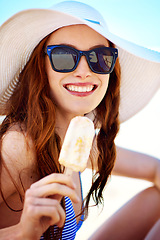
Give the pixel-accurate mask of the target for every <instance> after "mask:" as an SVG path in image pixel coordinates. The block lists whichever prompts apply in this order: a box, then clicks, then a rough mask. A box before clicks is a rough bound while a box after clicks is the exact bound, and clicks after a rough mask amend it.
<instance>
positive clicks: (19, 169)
mask: <svg viewBox="0 0 160 240" xmlns="http://www.w3.org/2000/svg"><path fill="white" fill-rule="evenodd" d="M1 166H2V170H1V179H2V181H1V183H2V186H3V189H4V191H5V196H6V197H8V196H10V195H11V194H13V192H14V191H15V187H14V184H13V181H14V183H15V184H16V185H17V186H20V185H21V184H20V179H21V180H22V181H23V182H24V185H25V186H24V187H25V188H27V187H29V185H30V183H32V181H31V180H30V178H31V176H32V175H33V172H34V171H35V166H36V154H35V149H34V145H33V142H32V140H31V138H29V137H27V135H26V132H25V131H24V129H22V128H21V127H20V126H19V125H18V124H15V125H12V126H11V127H10V128H9V129H8V130H7V132H6V133H5V134H4V136H3V137H2V145H1ZM32 180H33V177H32ZM0 200H1V197H0ZM0 202H1V201H0Z"/></svg>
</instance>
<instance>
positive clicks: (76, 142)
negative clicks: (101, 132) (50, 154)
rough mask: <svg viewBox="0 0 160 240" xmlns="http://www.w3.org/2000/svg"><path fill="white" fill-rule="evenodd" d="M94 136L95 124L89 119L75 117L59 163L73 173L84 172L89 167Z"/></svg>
mask: <svg viewBox="0 0 160 240" xmlns="http://www.w3.org/2000/svg"><path fill="white" fill-rule="evenodd" d="M94 135H95V130H94V124H93V122H92V121H91V120H90V119H89V118H87V117H81V116H77V117H74V118H73V119H72V120H71V122H70V124H69V127H68V129H67V132H66V135H65V138H64V142H63V145H62V149H61V152H60V156H59V163H60V164H62V165H63V166H65V167H66V168H67V169H70V170H71V171H75V172H79V171H80V172H82V171H83V170H84V169H85V168H86V166H87V161H88V158H89V154H90V150H91V147H92V142H93V137H94Z"/></svg>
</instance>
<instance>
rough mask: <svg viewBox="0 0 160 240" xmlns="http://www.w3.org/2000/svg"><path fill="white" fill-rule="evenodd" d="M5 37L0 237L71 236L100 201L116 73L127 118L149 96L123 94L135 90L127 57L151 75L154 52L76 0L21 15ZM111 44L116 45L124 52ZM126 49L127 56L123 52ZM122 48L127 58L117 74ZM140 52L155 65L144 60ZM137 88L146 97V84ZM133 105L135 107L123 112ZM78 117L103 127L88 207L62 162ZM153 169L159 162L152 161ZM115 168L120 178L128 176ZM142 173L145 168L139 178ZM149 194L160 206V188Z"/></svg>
mask: <svg viewBox="0 0 160 240" xmlns="http://www.w3.org/2000/svg"><path fill="white" fill-rule="evenodd" d="M11 33H12V34H13V35H12V34H11ZM1 36H2V38H1V41H2V42H3V44H0V45H1V49H0V51H1V56H2V58H1V70H2V71H1V79H2V80H1V86H2V88H1V89H2V90H1V104H0V107H1V108H0V113H1V114H3V115H6V118H5V120H4V121H3V123H2V125H1V185H0V186H1V198H0V202H1V208H0V213H1V214H0V216H1V219H2V221H1V223H0V224H1V225H0V227H1V230H0V236H1V237H0V239H7V238H9V239H30V240H31V239H34V240H36V239H40V238H41V239H52V237H53V238H54V239H59V238H60V237H61V236H62V239H74V238H75V235H76V231H77V230H78V229H79V227H80V226H81V223H82V220H83V218H84V214H86V215H87V210H88V206H89V200H90V197H91V196H93V198H94V200H95V203H96V204H99V203H100V202H101V201H102V199H103V196H102V191H103V189H104V187H105V185H106V182H107V179H108V177H109V175H110V174H111V171H112V169H113V167H114V162H115V157H116V148H115V144H114V139H115V136H116V134H117V132H118V129H119V101H120V72H122V83H121V85H122V86H121V87H122V90H121V91H122V92H121V95H123V96H121V108H120V120H121V121H124V120H126V119H128V118H129V117H131V116H132V115H133V114H135V113H136V112H137V111H139V110H140V109H141V108H142V107H143V106H144V105H145V104H146V103H147V101H148V100H149V99H146V100H144V97H143V100H141V99H140V98H139V99H138V101H140V100H141V101H140V103H139V105H138V106H136V108H134V107H133V106H132V108H131V109H130V107H131V105H132V104H131V103H132V101H133V102H134V103H135V99H137V97H136V98H135V97H133V94H132V96H131V94H130V97H129V99H131V100H130V101H129V99H128V98H127V96H125V87H124V86H125V84H127V85H128V87H127V93H130V91H131V92H132V91H133V90H134V87H132V89H130V81H131V82H132V81H133V80H134V79H131V80H130V81H129V80H128V76H129V73H128V69H129V65H127V66H126V62H125V61H124V62H123V61H122V60H125V59H126V60H127V63H130V64H131V67H133V62H134V61H135V59H136V61H138V66H139V63H143V67H145V70H146V71H148V70H149V69H150V68H151V67H152V69H155V71H156V70H157V69H159V65H158V63H157V62H158V61H157V60H156V58H158V55H157V54H156V53H152V52H150V51H149V50H148V51H147V50H146V51H145V50H144V49H143V48H142V49H141V48H139V47H137V46H134V45H130V43H127V42H125V41H122V40H121V39H118V38H117V37H116V36H114V35H112V34H111V33H110V32H109V31H108V29H107V27H106V26H105V23H104V20H103V19H102V17H101V16H100V15H99V13H97V11H95V10H94V9H92V8H90V7H89V6H87V5H85V4H81V3H76V2H64V3H60V4H58V5H57V6H55V7H54V9H52V10H51V9H50V10H46V9H41V10H40V9H39V10H36V9H34V10H28V11H24V12H21V13H18V14H17V15H15V16H14V17H13V18H12V19H9V20H8V21H7V22H6V23H4V25H2V27H1ZM115 43H116V44H117V43H119V44H120V45H119V48H118V49H117V47H115V45H114V44H115ZM124 43H125V44H126V48H127V50H128V51H129V53H128V52H127V51H126V49H121V47H122V46H123V44H124ZM2 45H3V46H2ZM117 45H118V44H117ZM121 45H122V46H121ZM4 50H5V53H4ZM140 50H141V51H140ZM118 51H119V52H120V55H119V56H122V58H120V59H121V61H122V62H121V70H120V65H119V61H118V59H117V56H118ZM132 51H133V52H135V51H136V53H137V56H139V57H137V56H136V54H135V55H134V56H133V55H132V54H133V52H132ZM144 53H145V54H146V53H147V55H146V56H145V58H146V59H148V58H149V59H150V60H151V61H150V62H149V61H148V60H144V59H141V58H140V57H141V55H143V54H144ZM124 54H126V55H125V56H124ZM155 60H156V61H157V62H155ZM2 63H3V67H2ZM4 63H5V64H4ZM138 66H137V68H139V67H138ZM134 69H135V70H137V69H136V68H134ZM147 74H148V72H147ZM141 75H142V74H141V71H139V72H138V71H135V77H136V78H138V79H139V82H141V85H142V82H143V80H144V76H143V77H140V76H141ZM146 76H147V75H145V79H146ZM152 77H153V78H154V82H155V85H156V87H155V88H154V89H153V88H151V86H152V84H150V85H149V84H148V86H149V89H151V91H150V94H149V95H150V96H149V97H151V96H152V95H153V93H154V92H155V90H156V88H157V86H158V84H159V78H157V75H156V76H154V74H153V76H152ZM153 78H152V80H153ZM147 79H150V75H148V77H147ZM127 80H128V81H127ZM145 84H146V83H145ZM123 87H124V89H123ZM136 87H137V86H136ZM141 90H142V91H141V94H140V96H143V93H145V92H143V87H142V86H141ZM125 97H126V98H125ZM127 99H128V103H129V108H125V105H126V104H125V102H126V100H127ZM77 115H81V116H84V115H88V117H90V118H92V120H93V121H94V125H95V128H99V129H100V130H99V132H98V134H97V135H96V137H95V139H94V142H93V148H92V150H91V154H90V158H89V160H88V167H92V168H94V169H95V170H96V174H95V175H94V179H93V184H92V186H91V189H90V191H89V193H88V196H87V198H86V200H85V202H84V205H83V206H82V193H81V184H80V177H79V174H77V173H74V174H73V176H72V177H68V176H66V175H64V174H63V171H64V169H63V168H62V166H60V165H59V163H58V156H59V152H60V149H61V145H62V143H63V139H64V136H65V133H66V130H67V127H68V125H69V122H70V120H71V119H72V118H73V117H74V116H77ZM122 159H123V158H122ZM149 159H150V158H149ZM122 162H123V161H122ZM149 162H151V160H149ZM155 164H157V165H158V161H157V160H155V159H154V160H153V165H154V166H155ZM118 166H119V165H118V163H117V165H115V168H114V170H115V172H116V171H117V172H120V173H122V174H123V169H122V170H121V169H119V167H118ZM121 166H123V165H121ZM126 166H127V165H126ZM124 170H125V168H124ZM131 172H132V171H131ZM127 173H130V168H129V170H128V171H126V172H125V174H127ZM143 173H144V171H140V173H139V174H138V177H141V176H142V177H143ZM132 176H134V173H133V172H132ZM156 176H157V175H156ZM147 178H148V180H151V178H150V176H149V177H148V176H147ZM153 182H154V181H153ZM149 191H150V190H149ZM153 192H156V196H155V197H154V202H155V204H154V206H155V208H156V209H158V205H159V204H156V201H157V202H158V203H159V200H160V196H159V191H158V190H157V189H156V188H155V187H154V190H153ZM142 194H143V193H142ZM149 195H150V194H149ZM22 209H23V210H22ZM75 216H76V218H75ZM159 217H160V216H159V213H158V211H157V212H156V213H155V212H154V213H153V218H152V220H151V225H150V228H151V226H152V225H153V224H154V223H155V222H156V220H158V218H159ZM135 230H136V228H135ZM147 231H148V229H147ZM147 231H146V229H145V234H146V233H147ZM143 233H144V231H143ZM112 234H113V233H112ZM126 236H127V235H126ZM128 236H129V235H128ZM128 236H127V237H128ZM108 238H109V239H110V236H109V235H108Z"/></svg>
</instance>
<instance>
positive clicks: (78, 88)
mask: <svg viewBox="0 0 160 240" xmlns="http://www.w3.org/2000/svg"><path fill="white" fill-rule="evenodd" d="M66 88H67V89H68V90H70V91H72V92H90V91H92V90H93V88H94V86H93V85H88V86H85V87H82V86H75V85H67V86H66Z"/></svg>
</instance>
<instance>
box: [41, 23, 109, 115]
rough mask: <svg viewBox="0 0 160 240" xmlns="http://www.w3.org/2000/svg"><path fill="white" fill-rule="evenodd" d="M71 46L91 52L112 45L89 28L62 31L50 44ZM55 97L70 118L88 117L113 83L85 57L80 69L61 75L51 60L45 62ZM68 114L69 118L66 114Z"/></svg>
mask: <svg viewBox="0 0 160 240" xmlns="http://www.w3.org/2000/svg"><path fill="white" fill-rule="evenodd" d="M59 44H65V45H70V46H72V47H74V48H76V49H78V50H84V51H85V50H86V51H87V50H90V49H92V48H95V47H97V46H106V47H108V46H109V43H108V41H107V40H106V39H105V38H104V37H102V36H101V35H100V34H98V33H97V32H95V31H94V30H92V29H91V28H89V27H88V26H85V25H74V26H68V27H63V28H60V29H59V30H57V31H55V32H54V33H52V34H51V36H50V38H49V39H48V41H47V45H59ZM45 65H46V72H47V76H48V81H49V85H50V94H51V98H52V99H53V100H54V102H55V104H56V106H57V109H56V111H57V112H58V113H59V114H61V115H62V116H64V117H66V116H67V115H68V114H69V115H71V117H73V116H76V115H84V114H86V113H89V112H91V111H92V110H93V109H95V108H96V107H97V106H98V105H99V103H100V102H101V100H102V99H103V97H104V95H105V93H106V91H107V87H108V82H109V74H104V75H103V74H97V73H94V72H92V71H91V70H90V68H89V66H88V63H87V60H86V58H85V56H82V57H81V59H80V62H79V64H78V66H77V68H76V69H75V70H74V71H73V72H70V73H59V72H56V71H54V70H53V69H52V67H51V64H50V61H49V57H48V56H47V55H46V59H45ZM66 114H67V115H66Z"/></svg>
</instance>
